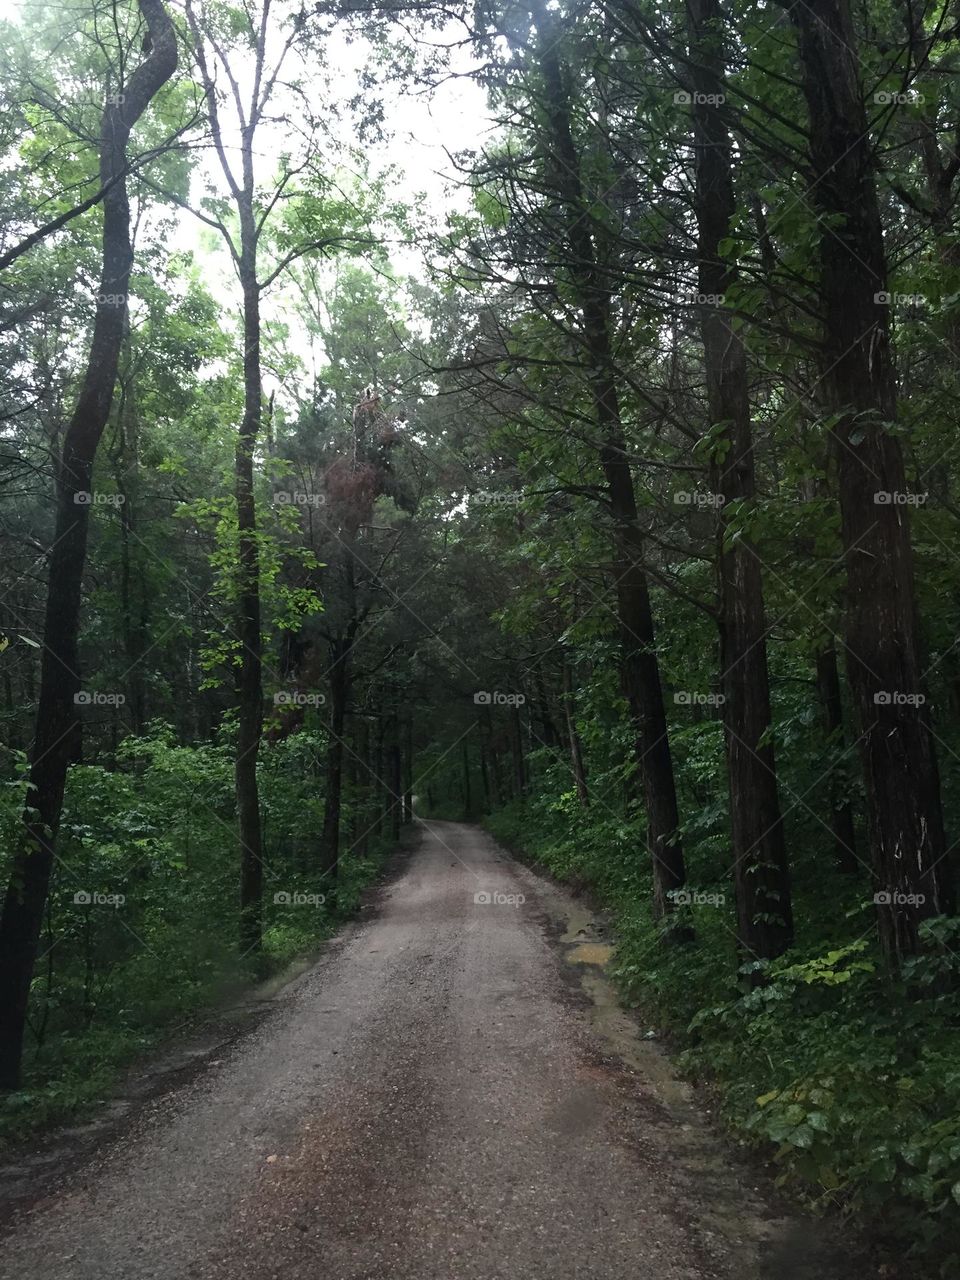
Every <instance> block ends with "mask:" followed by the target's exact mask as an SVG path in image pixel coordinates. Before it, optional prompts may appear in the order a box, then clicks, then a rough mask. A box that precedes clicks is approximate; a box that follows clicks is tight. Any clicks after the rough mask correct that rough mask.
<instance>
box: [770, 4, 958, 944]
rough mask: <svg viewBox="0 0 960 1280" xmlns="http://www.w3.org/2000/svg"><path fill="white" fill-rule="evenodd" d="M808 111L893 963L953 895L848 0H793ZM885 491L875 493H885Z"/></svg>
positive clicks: (853, 641)
mask: <svg viewBox="0 0 960 1280" xmlns="http://www.w3.org/2000/svg"><path fill="white" fill-rule="evenodd" d="M790 16H791V20H792V21H793V23H794V24H795V27H796V30H797V37H798V45H799V53H800V62H801V67H802V73H803V87H804V94H805V97H806V101H807V107H808V111H809V133H810V154H811V158H812V161H813V170H814V183H813V186H812V188H811V196H812V199H813V201H814V203H815V205H816V207H817V209H818V212H819V213H820V215H821V219H822V221H823V224H824V226H825V229H824V231H823V232H822V234H821V238H820V293H821V309H822V313H823V317H824V348H825V349H824V362H825V364H826V367H827V369H828V373H827V377H826V386H827V390H828V393H829V399H830V403H831V405H832V407H833V409H834V412H835V414H836V415H838V420H837V421H836V422H835V424H834V425H833V428H832V439H833V443H834V448H835V452H836V455H837V459H838V464H839V489H840V512H841V529H842V539H843V547H844V553H845V560H846V571H847V616H846V637H845V649H846V662H847V672H848V678H849V682H850V688H851V690H852V693H853V699H854V706H855V709H856V715H857V729H858V732H859V734H860V750H861V758H862V761H863V773H864V784H865V788H866V807H867V827H868V836H869V842H870V852H871V860H872V864H873V872H874V879H875V888H876V890H877V904H878V926H879V932H880V942H881V945H882V947H883V950H884V953H885V955H886V956H887V958H888V960H889V961H890V962H891V963H892V964H894V965H896V964H897V963H898V961H899V960H900V959H901V958H902V957H904V956H909V955H912V954H914V953H915V952H916V951H917V950H918V947H919V936H918V929H919V926H920V922H921V921H922V920H923V919H924V918H925V917H928V916H932V915H938V914H940V913H941V912H944V911H949V910H951V909H952V906H953V878H952V874H951V868H950V865H949V862H948V855H947V854H946V853H945V841H944V833H943V817H942V811H941V804H940V781H939V775H938V770H937V762H936V755H935V752H934V747H933V741H932V736H931V733H930V728H929V723H928V719H927V712H926V708H925V705H924V701H925V700H924V696H923V692H922V672H921V665H920V657H919V643H918V628H917V617H916V602H915V593H914V578H913V557H912V551H911V546H910V532H909V522H908V517H907V509H906V507H905V506H903V505H901V504H900V503H898V502H897V501H896V498H895V497H894V498H891V495H902V494H904V493H905V491H906V479H905V472H904V465H903V454H902V450H901V447H900V442H899V440H898V439H897V437H896V436H895V435H894V434H892V433H891V432H890V431H889V430H888V429H887V428H888V424H890V423H893V422H895V421H896V416H897V401H896V385H895V376H894V369H893V362H892V357H891V351H890V336H889V307H887V306H886V305H883V296H882V295H884V294H885V293H886V288H887V279H886V259H885V254H884V247H883V234H882V229H881V222H880V209H879V204H878V200H877V192H876V186H875V181H874V174H873V172H872V163H873V160H872V144H871V139H870V135H869V132H868V129H867V120H866V112H865V110H864V105H863V97H862V90H861V86H860V82H859V71H858V62H857V52H856V50H857V40H856V34H855V31H854V26H853V22H852V19H851V15H850V11H849V7H848V5H847V3H846V0H811V3H809V4H807V5H799V6H796V7H794V8H792V9H791V10H790ZM881 495H882V496H881Z"/></svg>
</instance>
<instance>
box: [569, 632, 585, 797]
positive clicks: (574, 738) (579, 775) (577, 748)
mask: <svg viewBox="0 0 960 1280" xmlns="http://www.w3.org/2000/svg"><path fill="white" fill-rule="evenodd" d="M563 715H564V719H565V722H566V726H567V742H568V744H569V747H570V768H571V770H572V772H573V783H574V786H575V787H576V790H577V799H578V800H579V801H580V804H581V805H582V806H583V808H584V809H587V808H589V806H590V791H589V788H588V787H587V771H586V768H585V767H584V763H583V748H582V746H581V743H580V734H579V733H578V732H577V722H576V720H575V718H574V702H573V678H572V675H571V672H570V664H569V662H567V659H566V655H564V658H563Z"/></svg>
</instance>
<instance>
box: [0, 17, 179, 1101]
mask: <svg viewBox="0 0 960 1280" xmlns="http://www.w3.org/2000/svg"><path fill="white" fill-rule="evenodd" d="M139 3H140V12H141V14H142V15H143V18H144V21H145V22H146V24H147V29H148V31H149V33H150V37H151V42H152V49H151V52H150V53H149V54H148V55H147V56H146V57H145V58H144V59H143V60H142V61H141V62H140V63H139V64H138V65H137V66H136V67H135V68H134V70H133V72H132V73H131V74H130V76H129V78H128V79H127V80H126V82H125V83H123V84H122V85H121V87H120V88H119V89H118V90H116V91H114V92H113V93H112V94H111V95H109V96H108V99H107V102H106V104H105V106H104V109H103V115H102V119H101V124H100V184H101V187H102V188H103V189H104V191H105V194H104V196H103V200H102V206H103V239H102V250H103V257H102V269H101V274H100V292H99V294H98V297H97V308H96V313H95V317H94V325H93V334H92V337H91V341H90V352H89V356H88V360H87V367H86V373H85V376H84V381H83V386H82V388H81V391H80V395H79V398H78V400H77V404H76V407H75V409H74V411H73V415H72V417H71V419H70V423H69V425H68V427H67V430H66V433H65V436H64V441H63V449H62V453H61V457H60V461H59V467H58V472H57V521H56V531H55V536H54V541H53V543H52V545H51V547H50V551H49V583H48V588H47V606H46V616H45V620H44V628H43V661H42V667H41V674H40V698H39V704H38V710H37V728H36V735H35V737H34V744H33V755H32V767H31V774H30V781H31V788H32V790H31V793H30V797H29V802H28V808H27V810H26V812H25V823H26V832H25V839H24V842H23V844H22V846H21V848H20V849H19V850H18V851H17V854H16V857H15V860H14V864H13V869H12V873H11V877H10V883H9V885H8V888H7V892H6V897H5V899H4V904H3V914H2V917H0V1043H2V1048H0V1087H4V1088H8V1089H9V1088H15V1087H16V1085H17V1083H18V1082H19V1078H20V1061H21V1055H22V1048H23V1035H24V1024H25V1019H26V1011H27V1001H28V998H29V992H30V981H31V977H32V974H33V966H34V962H35V959H36V954H37V945H38V940H39V936H40V928H41V923H42V919H43V909H44V905H45V902H46V898H47V890H48V886H49V882H50V872H51V868H52V866H53V860H54V857H55V851H56V838H57V829H58V826H59V822H60V811H61V807H62V804H63V788H64V782H65V779H66V775H67V769H68V766H69V764H70V762H71V760H72V759H73V758H74V757H75V755H76V751H77V746H78V728H79V722H78V720H77V710H76V705H75V694H77V693H78V692H79V690H80V676H79V674H78V672H77V638H78V634H79V627H80V590H81V582H82V579H83V568H84V561H85V558H86V547H87V532H88V526H89V518H90V505H89V495H90V491H91V487H92V472H93V463H94V458H95V457H96V452H97V446H98V445H99V443H100V438H101V436H102V434H103V429H104V427H105V425H106V422H107V418H108V415H109V413H110V406H111V403H112V400H113V392H114V386H115V383H116V376H117V366H118V362H119V358H120V349H121V346H122V343H123V336H124V324H125V319H126V314H127V297H128V292H129V285H130V272H131V268H132V265H133V250H132V247H131V243H130V206H129V199H128V195H127V184H126V178H125V173H126V166H127V144H128V141H129V138H130V133H131V130H132V129H133V126H134V125H135V124H136V123H137V121H138V120H139V119H140V117H141V116H142V115H143V113H144V112H145V111H146V110H147V108H148V107H149V106H150V103H151V102H152V101H153V99H154V98H155V97H156V95H157V94H158V93H159V92H160V90H161V89H162V88H163V86H164V85H165V84H166V82H167V81H168V80H169V79H170V78H171V76H172V75H173V73H174V71H175V70H176V66H177V45H176V35H175V32H174V28H173V24H172V22H171V20H170V17H169V14H168V13H167V11H166V9H165V7H164V5H163V3H162V0H139Z"/></svg>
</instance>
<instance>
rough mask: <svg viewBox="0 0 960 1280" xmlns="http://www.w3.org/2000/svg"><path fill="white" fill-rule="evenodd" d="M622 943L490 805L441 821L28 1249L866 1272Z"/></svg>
mask: <svg viewBox="0 0 960 1280" xmlns="http://www.w3.org/2000/svg"><path fill="white" fill-rule="evenodd" d="M478 895H479V897H478ZM606 950H607V949H606V947H605V946H604V939H603V937H602V936H601V935H599V934H598V926H597V922H596V921H594V920H593V919H592V917H590V916H589V914H588V913H587V912H585V911H584V910H583V909H582V908H580V907H578V905H577V904H576V903H575V902H573V901H572V900H571V899H569V898H568V897H567V896H566V895H565V894H563V893H561V892H559V891H558V890H557V889H555V888H554V887H552V886H551V885H549V884H548V883H547V882H545V881H543V880H541V879H540V878H538V877H537V876H535V875H533V874H532V873H531V872H530V871H529V870H527V869H526V868H524V867H522V866H520V865H519V864H517V863H516V862H514V861H513V860H512V859H510V858H509V857H508V856H507V855H506V854H505V853H503V852H502V851H501V850H499V849H498V848H497V847H496V846H495V845H494V844H493V842H492V841H491V840H490V839H489V838H488V837H487V836H486V835H484V834H483V833H482V832H480V831H479V830H478V829H476V828H474V827H469V826H463V825H458V824H454V823H434V822H431V823H429V824H426V825H424V826H423V827H422V837H421V840H420V843H419V845H418V847H417V849H416V851H415V852H414V853H413V854H412V855H411V856H410V858H409V859H408V860H407V861H406V863H405V864H404V865H403V866H402V868H401V871H400V872H399V874H398V875H397V877H395V878H394V880H393V881H392V883H389V884H387V885H386V887H385V888H384V889H383V890H382V892H381V894H380V898H379V901H378V903H377V904H376V905H375V906H374V908H373V909H372V910H371V911H369V912H368V913H367V918H365V919H362V920H361V921H359V922H358V923H356V924H354V925H351V926H350V927H349V928H347V929H346V930H345V931H344V933H343V934H342V935H341V936H340V938H338V939H337V940H336V942H335V944H333V945H331V946H330V947H329V949H328V950H327V952H326V953H325V955H324V957H323V958H322V959H321V961H320V962H319V964H318V965H317V966H316V967H314V968H312V969H311V970H309V971H308V972H307V973H305V974H304V975H303V976H302V977H301V978H299V979H298V980H297V981H295V982H294V983H291V984H290V985H289V986H288V987H286V988H285V989H284V991H283V992H282V994H281V996H280V997H279V998H278V999H277V1001H276V1007H275V1008H274V1009H273V1011H272V1012H271V1013H270V1015H269V1016H268V1017H267V1018H266V1019H265V1020H264V1021H263V1022H262V1024H261V1025H260V1026H259V1027H258V1028H257V1029H256V1030H255V1031H253V1032H251V1033H250V1034H249V1035H247V1036H246V1037H244V1038H241V1039H240V1040H239V1041H238V1042H237V1044H236V1045H235V1046H234V1047H233V1048H232V1049H230V1050H228V1051H225V1052H224V1054H223V1055H222V1056H220V1057H219V1058H218V1059H216V1060H215V1061H214V1062H213V1063H211V1065H210V1066H209V1067H208V1068H207V1069H206V1070H205V1071H203V1072H202V1073H201V1074H200V1075H199V1076H198V1077H197V1078H195V1079H194V1080H193V1081H192V1083H191V1084H190V1085H189V1086H186V1087H183V1088H180V1089H175V1090H172V1091H171V1092H170V1093H169V1094H167V1095H166V1096H164V1097H162V1098H161V1099H160V1101H159V1102H158V1103H157V1104H156V1105H154V1106H153V1107H152V1108H150V1109H148V1110H147V1111H146V1112H145V1114H144V1115H143V1116H142V1118H141V1119H140V1121H139V1122H138V1123H137V1124H136V1125H134V1126H133V1127H132V1128H131V1129H130V1130H129V1131H128V1132H127V1133H126V1134H125V1135H124V1136H123V1137H122V1138H121V1139H120V1140H118V1141H116V1142H113V1143H111V1144H108V1145H107V1146H106V1147H105V1148H104V1149H103V1150H102V1151H100V1152H98V1153H97V1155H96V1156H95V1157H94V1158H93V1159H92V1160H89V1161H87V1162H86V1163H85V1164H84V1165H83V1166H82V1167H81V1168H80V1169H79V1170H77V1171H76V1172H74V1173H73V1174H71V1175H70V1176H69V1177H68V1178H67V1179H66V1181H65V1182H64V1183H63V1184H62V1185H60V1186H58V1187H57V1188H56V1189H55V1191H54V1192H51V1194H49V1195H48V1196H46V1197H45V1198H44V1199H43V1200H41V1201H40V1202H39V1203H38V1204H36V1205H35V1206H34V1207H33V1208H32V1210H31V1211H30V1213H29V1214H27V1215H25V1216H24V1218H23V1220H22V1221H20V1222H19V1223H18V1225H17V1227H16V1229H15V1230H14V1231H13V1232H12V1233H11V1234H10V1235H9V1236H8V1237H7V1239H6V1240H5V1241H4V1242H3V1244H2V1245H0V1273H2V1274H3V1275H9V1276H11V1277H12V1276H18V1277H20V1280H41V1278H43V1280H46V1278H47V1277H50V1278H51V1280H52V1278H53V1277H56V1280H80V1278H81V1277H82V1278H83V1280H145V1278H146V1277H157V1278H158V1280H175V1278H177V1280H179V1278H180V1277H211V1278H216V1280H220V1278H222V1280H227V1278H228V1277H229V1278H230V1280H266V1278H267V1277H274V1276H277V1277H283V1278H284V1280H301V1278H302V1280H306V1278H307V1277H310V1278H311V1280H313V1278H316V1280H525V1278H527V1277H529V1278H530V1280H574V1278H576V1280H647V1278H648V1277H649V1280H681V1278H683V1280H707V1278H708V1277H728V1276H729V1277H731V1280H732V1278H733V1277H736V1280H759V1278H760V1277H764V1278H766V1277H770V1280H774V1278H775V1280H792V1278H796V1280H800V1278H801V1277H803V1278H804V1280H806V1278H807V1277H811V1278H812V1277H814V1276H816V1277H817V1280H835V1277H836V1278H837V1280H838V1278H839V1276H840V1271H839V1270H838V1269H836V1265H837V1264H836V1263H835V1262H834V1260H833V1259H832V1255H831V1251H830V1248H829V1246H828V1244H827V1242H826V1241H825V1240H824V1239H823V1236H824V1234H825V1231H824V1229H823V1228H818V1227H817V1226H815V1225H810V1224H804V1223H803V1222H802V1221H797V1220H791V1219H787V1218H785V1217H783V1216H782V1215H781V1214H780V1213H779V1212H778V1211H777V1210H775V1209H772V1208H771V1207H770V1205H769V1203H768V1201H767V1199H766V1192H765V1191H764V1189H763V1186H762V1183H761V1182H760V1180H759V1177H758V1175H751V1174H750V1173H749V1172H747V1171H745V1169H744V1168H742V1167H740V1166H739V1164H738V1163H736V1162H734V1161H732V1160H731V1159H730V1158H729V1157H728V1156H727V1155H725V1154H724V1151H723V1149H722V1147H721V1144H720V1143H719V1141H718V1139H717V1138H716V1137H715V1136H714V1135H713V1132H712V1128H711V1126H710V1124H709V1123H708V1121H707V1119H706V1118H705V1117H704V1115H703V1114H702V1113H701V1111H700V1110H699V1109H698V1107H697V1105H696V1103H695V1102H694V1100H693V1099H692V1098H691V1097H690V1095H689V1093H688V1091H687V1090H686V1088H685V1087H684V1086H683V1085H682V1084H680V1083H679V1082H678V1081H677V1080H676V1079H675V1077H674V1076H673V1074H672V1072H671V1070H670V1067H669V1064H668V1063H667V1061H666V1059H665V1058H664V1056H663V1055H662V1054H661V1052H660V1051H659V1049H657V1048H656V1046H655V1045H654V1044H653V1043H652V1042H651V1041H649V1040H647V1039H644V1035H643V1029H639V1030H638V1028H637V1027H636V1026H635V1025H634V1024H633V1022H632V1021H631V1019H630V1018H628V1017H627V1016H626V1015H625V1014H623V1013H622V1012H620V1011H619V1010H618V1009H617V1008H616V1006H615V1004H613V1002H612V1000H611V998H610V992H609V988H608V987H607V984H606V982H605V980H604V978H603V976H602V967H601V965H602V961H603V960H604V959H605V955H606ZM757 1186H759V1187H760V1190H759V1191H758V1190H756V1189H755V1188H756V1187H757Z"/></svg>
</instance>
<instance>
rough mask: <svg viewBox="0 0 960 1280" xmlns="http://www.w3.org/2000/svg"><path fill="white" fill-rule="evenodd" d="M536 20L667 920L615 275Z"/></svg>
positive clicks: (553, 47) (628, 692) (664, 779)
mask: <svg viewBox="0 0 960 1280" xmlns="http://www.w3.org/2000/svg"><path fill="white" fill-rule="evenodd" d="M534 20H535V22H536V25H537V30H538V33H539V36H540V62H541V68H542V71H543V78H544V85H545V101H544V110H545V114H546V116H547V122H548V128H549V130H550V134H551V150H552V152H553V156H554V159H555V163H556V168H555V172H554V174H553V183H554V186H555V189H556V190H557V192H558V193H559V195H560V197H561V200H562V202H563V205H564V209H565V214H566V220H567V224H566V235H567V239H568V256H569V258H570V267H569V269H570V272H571V274H572V276H573V278H574V281H575V284H576V288H577V292H578V295H579V296H578V299H577V300H578V303H579V306H580V310H581V313H582V341H583V345H584V347H585V349H586V353H587V356H588V358H589V372H588V376H589V381H590V386H591V391H592V396H593V403H594V412H595V416H596V420H597V425H598V426H599V428H600V431H601V433H602V436H603V444H602V446H601V448H600V463H601V466H602V469H603V474H604V477H605V480H606V492H607V500H608V503H609V509H610V513H611V515H612V518H613V543H614V568H613V576H614V582H615V592H616V598H617V617H618V620H619V625H620V642H621V654H622V656H621V682H622V687H623V693H624V697H625V698H626V700H627V704H628V706H629V709H630V716H631V720H632V723H633V725H634V728H635V731H636V745H635V758H636V762H637V770H638V773H639V776H640V779H641V783H642V787H643V797H644V803H645V808H646V817H647V844H648V848H649V850H650V857H651V863H652V868H653V909H654V914H655V915H656V916H657V917H663V916H665V915H667V914H668V913H669V912H670V911H671V910H672V908H673V903H672V900H671V898H670V894H671V892H672V891H673V890H675V889H678V888H680V887H681V886H682V885H683V884H684V882H685V879H686V870H685V866H684V858H683V848H682V845H681V842H680V835H679V828H680V821H679V813H678V806H677V793H676V782H675V779H674V774H673V759H672V756H671V752H670V742H669V738H668V735H667V717H666V712H665V709H664V705H663V688H662V685H661V681H660V665H659V661H658V659H657V652H656V640H655V635H654V626H653V613H652V610H651V608H650V592H649V588H648V585H647V577H646V574H645V572H644V570H643V539H642V536H641V533H640V526H639V522H638V516H637V502H636V495H635V494H634V489H633V475H632V472H631V469H630V462H629V460H628V458H627V453H626V446H625V441H624V436H623V428H622V422H621V416H620V402H619V395H618V390H617V382H616V378H615V375H614V361H613V348H612V343H611V338H610V315H609V278H610V277H609V273H608V272H607V271H606V270H602V269H601V264H600V263H599V261H598V256H597V250H596V248H595V242H594V237H593V236H592V235H591V223H592V218H591V212H590V202H589V200H588V199H587V198H586V197H585V195H584V192H583V186H582V182H581V178H580V162H579V157H578V155H577V150H576V146H575V144H574V140H573V129H572V125H571V121H570V102H569V97H568V95H567V91H566V88H565V86H564V82H563V73H562V70H561V66H560V62H559V59H558V56H557V35H556V30H555V27H554V26H553V23H552V21H551V20H550V18H548V16H547V14H546V12H545V11H544V10H543V9H539V10H538V11H536V12H535V15H534Z"/></svg>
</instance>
